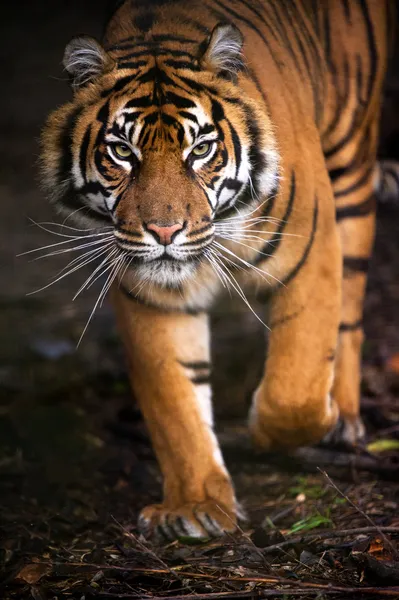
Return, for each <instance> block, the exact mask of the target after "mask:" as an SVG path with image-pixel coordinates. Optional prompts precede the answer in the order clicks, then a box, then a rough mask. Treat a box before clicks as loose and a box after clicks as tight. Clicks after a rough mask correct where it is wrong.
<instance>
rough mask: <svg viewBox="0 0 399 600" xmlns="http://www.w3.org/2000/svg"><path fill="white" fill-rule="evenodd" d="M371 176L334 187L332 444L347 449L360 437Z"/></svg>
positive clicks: (364, 169) (357, 174)
mask: <svg viewBox="0 0 399 600" xmlns="http://www.w3.org/2000/svg"><path fill="white" fill-rule="evenodd" d="M365 174H366V175H365ZM373 175H374V173H373V168H370V166H369V165H367V164H364V165H361V166H360V167H359V168H358V169H356V170H354V169H351V171H350V173H345V170H343V171H342V175H341V177H340V178H338V179H336V180H335V181H334V188H335V195H336V204H337V223H338V228H339V232H340V236H341V243H342V251H343V267H344V271H343V284H342V313H341V324H340V333H339V343H338V352H337V362H336V373H335V379H334V386H333V396H334V398H335V400H336V401H337V403H338V406H339V410H340V416H341V419H340V424H339V426H338V427H337V429H336V431H335V432H334V434H333V437H332V439H333V440H335V441H342V442H345V443H348V444H351V445H352V444H355V443H356V442H357V441H358V440H360V439H362V438H363V437H364V426H363V424H362V421H361V419H360V380H361V347H362V342H363V329H362V314H363V301H364V294H365V289H366V283H367V269H368V263H369V258H370V254H371V251H372V246H373V241H374V229H375V200H374V189H373ZM340 179H341V181H340ZM348 182H349V183H348ZM351 182H352V183H351ZM356 182H361V185H357V184H356Z"/></svg>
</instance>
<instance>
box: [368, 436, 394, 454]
mask: <svg viewBox="0 0 399 600" xmlns="http://www.w3.org/2000/svg"><path fill="white" fill-rule="evenodd" d="M367 450H368V451H369V452H371V453H372V454H378V453H379V452H386V451H388V450H399V440H390V439H382V440H376V441H375V442H371V443H370V444H367Z"/></svg>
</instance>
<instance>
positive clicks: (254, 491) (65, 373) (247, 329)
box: [0, 0, 399, 565]
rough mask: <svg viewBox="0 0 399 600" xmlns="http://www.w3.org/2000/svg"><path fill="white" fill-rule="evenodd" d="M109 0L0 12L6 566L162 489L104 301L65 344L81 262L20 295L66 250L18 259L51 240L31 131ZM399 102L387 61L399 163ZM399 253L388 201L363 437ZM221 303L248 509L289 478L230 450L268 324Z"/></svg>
mask: <svg viewBox="0 0 399 600" xmlns="http://www.w3.org/2000/svg"><path fill="white" fill-rule="evenodd" d="M106 8H107V2H106V1H105V0H101V1H97V2H87V1H86V2H85V1H84V0H73V1H72V0H70V1H67V0H63V1H57V2H50V1H48V2H46V1H45V0H35V1H31V2H17V1H15V2H11V1H8V2H7V3H2V5H1V8H0V15H1V18H0V23H1V36H0V43H1V55H0V61H1V70H0V77H1V92H0V132H1V135H0V244H1V250H0V261H1V266H0V308H1V310H0V401H1V404H0V485H1V490H2V491H1V493H0V494H1V495H0V505H1V506H0V513H1V515H2V518H3V525H2V527H3V530H2V532H3V535H2V540H3V541H2V542H1V543H0V552H1V551H2V552H3V558H4V557H5V558H6V562H7V564H11V565H14V562H15V564H17V563H18V561H20V560H21V557H22V556H23V555H24V553H25V554H26V553H35V552H39V553H40V552H42V551H44V550H43V549H44V548H47V546H48V545H49V544H50V543H55V544H61V543H64V542H65V540H69V541H70V540H71V539H73V538H74V536H77V538H78V539H79V540H80V542H81V543H82V544H83V543H86V544H88V543H89V542H88V541H87V536H88V535H89V534H88V532H91V534H90V535H92V536H93V535H97V533H98V539H101V541H102V542H103V543H105V541H107V540H109V539H113V537H114V536H115V531H114V529H112V528H113V527H114V526H115V523H114V521H113V519H112V517H111V515H112V516H115V517H117V518H118V519H120V520H122V521H123V522H125V523H126V522H129V523H135V519H136V516H137V511H138V509H139V508H141V507H142V506H143V505H145V504H146V503H147V502H148V501H155V500H158V499H159V496H160V492H161V486H160V477H159V473H158V470H157V467H156V464H155V461H154V459H153V457H152V451H151V448H150V445H149V443H148V440H147V438H146V433H145V430H144V428H143V426H142V423H141V420H140V417H139V414H138V413H137V411H136V409H135V408H134V407H133V403H132V402H131V400H130V394H129V390H128V386H127V379H126V374H125V366H124V360H123V354H122V351H121V347H120V344H119V340H118V337H117V335H116V332H115V327H114V322H113V318H112V314H111V311H110V309H109V307H108V305H105V306H104V307H102V308H101V309H99V310H98V312H97V314H96V316H95V318H94V320H93V322H92V323H91V324H90V326H89V328H88V331H87V333H86V335H85V337H84V339H83V342H82V344H81V346H80V347H79V349H78V350H76V349H75V346H76V342H77V340H78V339H79V336H80V333H81V331H82V328H83V326H84V324H85V322H86V320H87V318H88V316H89V314H90V310H91V308H92V306H93V303H94V301H95V299H96V297H97V294H98V293H99V290H100V288H99V287H97V288H94V289H90V290H89V291H88V292H84V293H83V294H82V295H81V296H80V297H79V298H78V299H77V300H76V301H75V302H72V297H73V295H74V292H75V291H76V290H77V289H78V288H79V286H80V284H81V283H82V282H83V280H84V277H85V273H84V272H83V271H81V272H78V273H76V274H74V275H73V276H71V277H68V278H66V279H65V280H62V281H60V282H58V283H56V284H55V285H53V286H51V287H49V288H48V289H45V290H43V291H42V292H39V293H36V294H33V295H29V294H30V293H31V292H33V291H35V290H37V289H39V288H41V287H43V286H45V285H47V284H48V283H49V281H50V278H51V277H52V276H54V275H55V274H56V273H57V272H58V271H59V270H60V269H61V268H63V267H64V266H65V265H66V263H67V260H70V259H71V258H72V257H71V256H61V257H53V258H47V259H44V260H33V258H34V256H35V255H25V256H21V257H17V255H19V254H21V253H23V252H27V251H30V250H32V249H34V248H38V247H40V246H45V245H48V244H51V243H53V242H57V241H58V239H57V238H56V237H55V236H53V235H51V234H50V233H47V232H45V231H43V230H42V229H40V228H39V227H38V226H36V225H33V224H32V223H31V222H30V221H29V219H34V220H35V221H36V222H43V221H54V220H55V221H57V220H58V217H57V216H55V215H54V213H53V211H52V210H51V208H50V207H49V206H48V204H47V201H46V199H45V198H44V197H43V194H42V193H41V192H40V190H39V188H38V185H37V166H36V161H37V155H38V137H39V134H40V129H41V127H42V125H43V123H44V121H45V118H46V115H47V114H48V113H49V111H50V110H52V109H53V108H55V107H56V106H57V105H59V104H61V103H63V102H64V101H66V100H67V99H68V98H69V97H70V91H69V88H68V85H67V82H66V76H65V73H64V72H63V69H62V65H61V60H62V55H63V49H64V47H65V45H66V43H67V42H68V40H69V39H70V38H71V37H72V36H73V35H76V34H78V33H87V34H91V35H95V36H97V37H99V36H100V35H101V31H102V27H103V23H104V14H105V11H106ZM397 56H398V53H397ZM392 64H393V67H394V66H395V64H396V66H397V65H398V64H399V62H398V60H396V63H395V61H394V62H393V63H392ZM398 106H399V75H398V69H396V71H395V69H394V68H392V69H391V73H390V76H389V78H388V80H387V90H386V95H385V102H384V112H383V121H382V129H381V131H382V134H381V150H380V153H381V155H382V156H387V157H390V158H398V159H399V135H398V132H399V110H398ZM398 205H399V201H398ZM398 247H399V209H398V208H395V207H382V208H381V209H380V210H379V217H378V234H377V242H376V251H375V255H374V258H373V262H372V265H371V271H370V284H369V288H368V294H367V300H366V310H365V329H366V333H367V341H366V342H365V345H364V360H365V370H364V373H365V375H364V384H363V391H364V397H365V405H364V406H365V408H364V416H365V418H366V421H367V423H368V426H369V431H370V432H371V433H370V435H373V432H375V430H376V428H378V427H388V426H392V423H393V425H395V423H397V422H396V421H392V418H393V417H392V415H390V414H388V413H386V412H385V413H384V411H383V410H382V409H381V410H379V409H376V408H375V402H374V401H375V400H381V406H384V403H389V402H390V403H394V402H396V403H397V402H398V396H397V393H398V389H399V386H397V383H395V373H391V371H392V368H391V367H392V364H394V361H395V356H396V357H397V353H398V352H399V310H398V307H399V248H398ZM87 274H88V273H87V272H86V276H87ZM227 306H228V304H225V303H222V304H220V305H219V306H218V307H217V308H216V310H215V314H214V316H213V322H214V329H215V338H214V339H215V342H214V346H213V352H214V356H215V364H216V367H215V376H214V383H215V390H216V393H215V406H216V413H217V416H218V429H219V431H220V432H221V438H222V441H223V442H224V445H225V448H226V451H227V455H228V466H229V467H230V469H231V470H232V473H233V475H234V478H235V482H236V484H237V487H238V490H239V495H240V497H241V498H244V504H245V505H246V507H247V508H248V509H249V511H250V513H251V511H252V513H251V514H252V516H253V517H254V518H255V519H256V514H257V513H256V510H258V509H257V508H256V507H259V504H260V503H261V500H260V499H261V498H265V497H268V498H271V497H273V498H277V497H279V494H280V492H281V490H284V489H285V488H287V485H288V484H289V482H290V481H292V477H293V475H292V473H291V472H290V470H289V469H288V470H287V471H286V470H285V469H284V468H282V470H280V471H277V472H276V471H275V470H273V467H272V468H270V467H269V466H268V464H267V463H262V464H261V463H259V462H258V463H256V462H255V463H254V462H252V463H251V462H250V461H249V462H247V460H246V459H245V460H244V461H243V460H242V458H241V457H240V456H238V457H237V456H236V455H234V452H231V449H232V447H237V446H240V444H241V442H239V443H237V439H241V438H238V437H236V436H237V435H241V433H242V431H243V427H242V425H243V423H244V420H243V417H244V415H245V413H246V410H247V408H248V402H249V395H250V392H251V390H252V389H253V388H254V386H255V385H256V381H257V378H258V377H259V375H260V372H261V369H262V356H263V341H262V340H263V332H262V331H261V329H260V327H259V324H258V322H257V321H256V320H255V319H254V318H253V317H252V316H251V315H250V314H248V313H247V312H245V311H243V310H242V306H241V301H240V300H236V301H234V302H233V303H231V304H230V308H227ZM392 361H393V362H392ZM389 365H390V366H389ZM393 370H394V369H393ZM395 386H397V387H395ZM373 402H374V404H373ZM370 406H371V407H372V408H370ZM373 406H374V408H373ZM367 407H368V408H367ZM303 468H304V470H305V471H306V469H307V467H306V465H303ZM313 468H314V467H313ZM298 472H300V471H298V468H297V469H296V471H295V473H296V474H298ZM390 489H391V491H392V494H393V495H394V494H397V491H396V492H395V491H394V487H393V486H391V487H390ZM389 493H390V492H389ZM93 532H94V533H93ZM95 532H97V533H95ZM107 536H108V537H107ZM104 540H105V541H104ZM90 543H92V542H90ZM92 545H93V543H92ZM13 561H14V562H13Z"/></svg>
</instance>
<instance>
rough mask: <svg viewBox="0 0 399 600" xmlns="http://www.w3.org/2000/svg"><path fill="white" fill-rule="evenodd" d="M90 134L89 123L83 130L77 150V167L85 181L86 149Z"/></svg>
mask: <svg viewBox="0 0 399 600" xmlns="http://www.w3.org/2000/svg"><path fill="white" fill-rule="evenodd" d="M90 134H91V125H89V126H88V128H87V129H86V131H85V134H84V136H83V140H82V144H81V146H80V151H79V168H80V172H81V175H82V177H83V179H84V181H85V182H87V177H86V160H87V150H88V148H89V143H90Z"/></svg>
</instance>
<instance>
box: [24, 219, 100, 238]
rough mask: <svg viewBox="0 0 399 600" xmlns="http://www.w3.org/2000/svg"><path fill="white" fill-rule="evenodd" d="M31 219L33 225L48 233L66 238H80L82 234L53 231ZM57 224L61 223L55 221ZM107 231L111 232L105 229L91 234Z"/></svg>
mask: <svg viewBox="0 0 399 600" xmlns="http://www.w3.org/2000/svg"><path fill="white" fill-rule="evenodd" d="M29 221H31V222H32V223H33V225H36V227H39V229H42V230H43V231H45V232H46V233H52V234H53V235H58V236H59V237H64V238H79V237H80V236H77V235H68V234H66V233H60V232H59V231H53V230H52V229H49V228H48V227H45V226H44V225H42V224H41V223H37V222H36V221H34V220H33V219H31V218H30V217H29ZM55 225H56V226H58V225H59V224H58V223H55ZM88 231H91V230H88ZM107 233H109V230H108V231H103V232H101V231H100V232H97V233H94V234H90V235H105V234H107ZM82 237H84V236H82Z"/></svg>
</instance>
